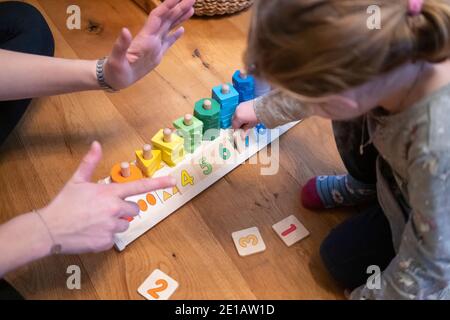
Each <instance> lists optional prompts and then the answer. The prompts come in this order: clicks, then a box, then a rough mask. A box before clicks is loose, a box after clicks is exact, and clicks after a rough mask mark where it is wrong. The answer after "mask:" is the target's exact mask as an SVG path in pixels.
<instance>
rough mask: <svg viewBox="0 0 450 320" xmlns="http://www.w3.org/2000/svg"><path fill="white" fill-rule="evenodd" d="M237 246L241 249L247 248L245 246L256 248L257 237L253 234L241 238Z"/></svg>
mask: <svg viewBox="0 0 450 320" xmlns="http://www.w3.org/2000/svg"><path fill="white" fill-rule="evenodd" d="M239 244H240V246H241V247H242V248H247V245H249V244H251V245H252V246H256V245H257V244H258V237H257V236H255V235H254V234H251V235H249V236H247V237H242V238H240V239H239Z"/></svg>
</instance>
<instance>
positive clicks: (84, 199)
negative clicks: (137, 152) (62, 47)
mask: <svg viewBox="0 0 450 320" xmlns="http://www.w3.org/2000/svg"><path fill="white" fill-rule="evenodd" d="M193 4H194V0H181V1H179V0H166V1H164V3H163V4H161V5H160V6H159V7H157V8H156V9H155V10H154V11H153V12H152V13H151V14H150V16H149V19H148V20H147V22H146V23H145V25H144V26H143V28H142V29H141V31H140V32H139V33H138V34H137V35H136V36H135V37H134V38H133V37H132V36H131V34H130V31H128V29H123V30H122V32H121V34H120V36H119V38H118V39H117V41H116V43H115V44H114V46H113V48H112V50H111V53H110V55H109V57H108V58H105V59H100V60H98V61H94V60H93V61H87V60H69V59H60V58H53V57H52V56H53V50H54V42H53V36H52V34H51V32H50V29H49V27H48V25H47V23H46V22H45V20H44V18H43V17H42V15H41V14H40V13H39V11H37V10H36V9H35V8H34V7H32V6H31V5H28V4H26V3H21V2H2V3H0V144H1V143H2V142H3V140H4V139H6V137H7V136H8V134H9V133H10V131H11V130H12V129H13V128H14V126H15V125H16V123H17V122H18V121H19V120H20V118H21V116H22V115H23V113H24V112H25V110H26V109H27V107H28V105H29V103H30V98H34V97H39V96H46V95H56V94H62V93H69V92H76V91H82V90H99V89H105V90H108V91H111V90H113V91H115V90H120V89H123V88H126V87H129V86H130V85H132V84H134V83H135V82H136V81H138V80H139V79H141V78H142V77H144V76H145V75H147V74H148V73H149V72H151V71H152V70H153V69H154V68H155V67H156V66H157V65H158V64H159V63H160V61H161V59H162V57H163V55H164V54H165V52H166V51H167V50H168V49H169V48H170V47H171V46H172V45H173V44H174V43H175V42H176V41H177V40H178V39H179V38H180V37H181V36H182V34H183V32H184V29H183V28H182V27H179V25H180V24H181V23H183V22H184V21H186V20H187V19H189V18H190V17H191V16H192V15H193V13H194V9H193ZM172 30H174V32H172ZM42 75H45V77H43V76H42ZM101 156H102V153H101V147H100V145H99V143H97V142H94V143H93V144H92V146H91V149H90V151H89V153H88V154H87V155H86V156H85V157H84V159H83V161H82V163H81V164H80V166H79V168H78V170H77V171H76V172H75V174H74V175H73V177H72V178H71V179H70V180H69V181H68V182H67V184H66V185H65V187H64V188H63V189H62V190H61V192H60V193H59V195H57V196H56V197H55V198H54V199H53V201H52V202H51V203H50V204H49V205H48V206H46V207H45V208H43V209H40V210H34V211H32V212H29V213H26V214H23V215H20V216H18V217H16V218H15V219H12V220H11V221H9V222H7V223H5V224H3V225H1V226H0V252H1V254H0V279H1V277H3V275H5V274H6V273H7V272H9V271H11V270H14V269H15V268H18V267H20V266H22V265H24V264H26V263H29V262H31V261H33V260H37V259H39V258H42V257H45V256H47V255H50V254H57V253H65V254H75V253H84V252H98V251H103V250H107V249H110V248H111V247H112V246H113V244H114V242H113V236H114V234H115V233H120V232H124V231H126V230H127V229H128V227H129V222H128V221H127V220H126V219H124V218H125V217H132V216H136V215H137V214H138V213H139V208H138V207H137V205H136V204H134V203H131V202H127V201H125V199H126V198H127V197H128V196H130V195H136V194H140V193H144V192H149V191H152V190H157V189H164V188H167V187H170V186H173V185H174V184H175V181H174V179H173V178H170V177H164V178H159V179H143V180H141V181H136V182H133V183H128V184H121V185H116V184H113V185H100V184H96V183H91V181H90V180H91V177H92V174H93V172H94V170H95V168H96V166H97V164H98V163H99V161H100V160H101ZM22 235H26V236H22ZM5 296H6V297H9V298H19V297H20V296H19V295H18V294H17V293H15V292H14V291H13V290H11V287H10V286H9V285H8V284H7V283H6V282H4V281H2V280H0V299H2V297H5Z"/></svg>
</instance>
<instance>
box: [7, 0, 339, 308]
mask: <svg viewBox="0 0 450 320" xmlns="http://www.w3.org/2000/svg"><path fill="white" fill-rule="evenodd" d="M29 2H30V3H32V4H34V5H35V6H37V7H38V8H39V9H40V10H41V12H42V13H43V14H44V15H45V17H46V19H47V21H48V23H49V24H50V26H51V28H52V30H53V33H54V36H55V39H56V43H57V51H56V54H57V56H59V57H66V58H83V59H95V58H99V57H102V56H104V55H106V54H108V51H109V49H110V46H111V44H112V43H113V41H114V40H115V37H116V35H117V34H118V32H119V30H120V28H121V27H123V26H128V27H129V28H130V29H131V31H132V32H133V33H136V32H137V31H138V30H139V28H140V26H141V25H142V24H143V22H144V20H145V18H146V16H145V14H144V13H143V12H142V11H141V10H140V9H139V8H138V7H137V6H136V5H135V4H133V3H131V2H129V1H124V0H108V1H101V0H96V1H90V0H77V1H72V0H70V1H68V0H31V1H29ZM74 3H76V4H78V5H79V6H80V7H81V10H82V19H83V27H82V30H81V31H69V30H68V29H66V26H65V23H66V17H67V16H66V8H67V6H69V5H71V4H74ZM248 22H249V12H245V13H242V14H239V15H236V16H232V17H225V18H221V19H193V20H191V21H189V22H188V23H187V24H186V35H185V37H184V38H183V39H182V40H181V41H179V42H178V43H177V45H175V47H174V48H173V49H172V50H171V51H170V52H169V54H168V55H167V56H166V57H165V59H164V61H163V63H162V65H161V66H160V67H158V69H157V70H156V71H155V72H153V73H152V74H151V75H149V76H147V77H146V78H145V79H143V80H142V81H140V82H139V83H138V84H136V85H135V86H134V87H132V88H130V89H128V90H125V91H123V92H121V93H118V94H114V95H109V94H105V93H103V92H89V93H77V94H70V95H66V96H58V97H50V98H43V99H39V100H36V101H35V102H34V103H33V105H32V107H31V108H30V109H29V111H28V113H27V114H26V116H25V118H24V119H23V121H22V122H21V123H20V125H19V126H18V128H17V129H16V130H15V132H14V133H13V134H12V135H11V137H10V138H9V140H8V141H7V143H6V144H5V145H3V146H2V148H1V149H0V189H1V192H0V222H5V221H7V220H8V219H10V218H13V217H14V216H16V215H19V214H20V213H23V212H27V211H29V210H31V209H33V208H39V207H42V206H44V205H45V204H46V203H47V202H48V201H49V200H50V199H51V198H52V197H53V196H54V195H55V194H56V193H57V192H58V190H60V188H61V187H62V186H63V185H64V182H65V181H66V180H67V179H68V178H69V177H70V176H71V175H72V173H73V171H74V170H75V168H76V167H77V165H78V163H79V161H80V159H81V157H82V155H83V154H84V153H85V152H86V150H87V149H88V146H89V144H90V142H92V141H93V140H94V139H97V140H99V141H100V142H101V143H102V144H103V147H104V155H105V156H104V159H103V162H102V164H101V165H100V167H99V168H98V170H97V173H96V178H101V177H104V176H106V175H107V174H108V171H109V169H110V167H111V166H112V164H113V163H116V162H118V161H122V160H126V159H129V160H131V159H132V158H133V151H134V150H135V149H136V148H138V147H140V146H141V145H142V143H143V142H144V141H148V139H149V138H150V137H151V136H152V135H153V134H154V133H155V132H156V131H157V130H158V129H160V128H161V127H164V126H166V125H168V124H170V123H171V122H172V120H173V119H175V118H176V117H179V116H181V115H183V114H184V113H186V112H189V111H191V110H192V108H193V104H194V102H195V101H196V100H198V99H199V98H202V97H207V96H209V94H210V90H211V87H212V86H213V85H217V84H220V83H222V82H224V81H229V80H230V77H231V74H232V72H233V71H234V70H235V69H237V68H239V67H241V65H242V54H243V51H244V49H245V45H246V40H245V39H246V31H247V25H248ZM44 76H45V75H44ZM259 169H260V168H259V166H257V165H249V164H246V165H243V166H241V167H239V168H238V169H236V170H235V171H234V172H232V173H231V174H229V175H228V176H226V177H225V178H223V179H221V180H220V181H219V182H217V183H216V184H215V185H214V186H212V187H211V188H210V189H208V190H207V191H205V192H204V193H203V194H201V195H200V196H199V197H197V198H196V199H194V200H193V201H191V202H190V203H189V204H187V205H186V206H184V207H183V208H182V209H180V210H179V211H177V213H175V214H174V215H172V216H170V217H169V218H168V219H166V220H165V221H163V222H162V223H160V224H159V225H158V226H157V227H156V228H155V229H153V230H151V231H150V232H148V233H147V234H145V235H144V236H142V237H141V238H140V239H139V240H138V241H136V242H134V243H133V244H132V245H130V246H129V247H128V248H127V249H126V250H125V251H124V252H121V253H119V252H116V251H114V250H111V251H109V252H105V253H102V254H96V255H94V254H88V255H81V256H56V257H50V258H47V259H44V260H42V261H38V262H36V263H33V264H31V265H29V266H27V267H24V268H22V269H20V270H17V271H16V272H14V273H11V274H9V275H8V277H7V279H8V280H9V281H10V282H11V283H12V284H13V285H14V286H15V287H16V288H17V289H18V290H19V291H20V292H21V293H22V294H23V295H24V296H25V297H27V298H30V299H141V297H140V296H139V295H138V293H137V291H136V290H137V288H138V286H139V285H140V284H141V282H142V281H143V280H144V279H145V278H146V277H147V276H148V275H149V274H150V273H151V272H152V271H153V270H154V269H155V268H160V269H161V270H163V271H164V272H166V273H168V274H169V275H170V276H172V277H173V278H174V279H176V280H177V281H178V282H179V284H180V287H179V289H178V290H177V291H176V293H175V294H174V296H173V298H174V299H342V298H343V293H342V291H343V290H342V288H340V287H338V286H337V285H336V284H335V283H334V282H333V280H332V279H331V278H330V276H329V275H328V274H327V273H326V271H325V269H324V267H323V265H322V263H321V261H320V257H319V255H318V249H319V246H320V243H321V241H322V240H323V238H324V237H325V236H326V235H327V233H328V232H329V230H330V229H331V228H332V227H333V226H335V225H336V224H338V223H339V222H341V221H342V220H343V219H345V218H346V217H347V213H345V212H342V211H341V212H338V211H330V212H325V213H315V212H311V211H308V210H306V209H304V208H302V207H301V205H300V203H299V199H298V190H299V186H301V185H302V184H304V183H305V182H306V181H307V179H309V178H310V177H312V176H314V175H317V174H330V173H335V172H343V171H344V169H343V166H342V163H341V161H340V160H339V156H338V153H337V151H336V147H335V144H334V141H333V138H332V135H331V126H330V123H329V122H328V121H325V120H320V119H315V118H314V119H310V120H307V121H305V122H304V123H302V124H301V125H299V126H298V127H296V128H295V129H293V130H292V131H291V132H289V133H288V134H286V135H285V136H283V137H282V139H281V168H280V171H279V173H278V174H277V175H276V176H269V177H263V176H261V175H260V174H259V172H260V170H259ZM61 214H64V212H61ZM291 214H295V215H296V216H297V217H298V218H299V219H300V220H301V221H302V222H303V223H304V224H305V226H306V227H307V228H308V229H309V231H310V232H311V236H310V237H309V238H307V239H306V240H304V241H302V242H300V243H298V244H296V245H295V246H293V247H291V248H287V247H286V246H285V245H284V244H283V243H282V242H281V240H280V239H279V238H278V237H277V235H276V234H275V233H274V232H273V231H272V229H271V226H272V225H273V224H274V223H275V222H278V221H279V220H282V219H283V218H285V217H287V216H289V215H291ZM252 226H257V227H259V228H260V230H261V233H262V236H263V238H264V240H265V242H266V245H267V250H266V251H265V252H264V253H261V254H258V255H255V256H251V257H247V258H241V257H239V256H238V254H237V253H236V249H235V247H234V245H233V242H232V239H231V233H232V232H234V231H237V230H241V229H245V228H248V227H252ZM23 236H26V235H23ZM12 241H13V240H12ZM72 264H76V265H78V266H80V267H81V269H82V289H81V290H74V291H71V290H68V289H67V288H66V277H67V275H66V269H67V267H68V266H69V265H72Z"/></svg>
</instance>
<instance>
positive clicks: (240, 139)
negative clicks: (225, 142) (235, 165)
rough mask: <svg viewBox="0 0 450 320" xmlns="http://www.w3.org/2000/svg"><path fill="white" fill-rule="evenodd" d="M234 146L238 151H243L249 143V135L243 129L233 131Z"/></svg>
mask: <svg viewBox="0 0 450 320" xmlns="http://www.w3.org/2000/svg"><path fill="white" fill-rule="evenodd" d="M233 140H234V146H235V147H236V150H237V151H238V152H239V153H243V152H244V151H245V149H246V148H248V147H249V145H250V137H249V136H248V135H246V134H245V132H244V131H243V130H236V131H235V132H234V133H233Z"/></svg>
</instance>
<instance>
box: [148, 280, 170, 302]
mask: <svg viewBox="0 0 450 320" xmlns="http://www.w3.org/2000/svg"><path fill="white" fill-rule="evenodd" d="M155 284H156V285H157V286H158V287H156V288H152V289H150V290H148V291H147V293H148V294H149V295H151V296H152V297H153V298H155V299H159V294H158V293H159V292H163V291H164V290H166V289H167V288H168V287H169V284H168V283H167V281H166V280H163V279H159V280H156V282H155Z"/></svg>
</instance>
